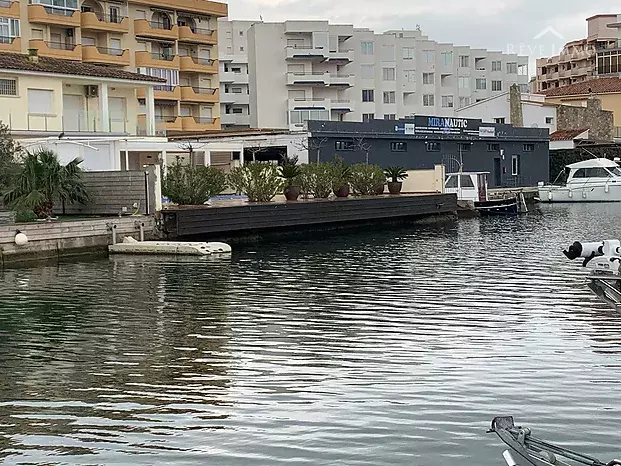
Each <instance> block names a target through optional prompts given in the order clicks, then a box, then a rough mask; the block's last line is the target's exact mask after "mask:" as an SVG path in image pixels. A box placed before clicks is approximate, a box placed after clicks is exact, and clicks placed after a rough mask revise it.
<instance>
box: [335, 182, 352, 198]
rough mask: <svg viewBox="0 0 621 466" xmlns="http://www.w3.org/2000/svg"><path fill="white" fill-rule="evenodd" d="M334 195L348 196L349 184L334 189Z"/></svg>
mask: <svg viewBox="0 0 621 466" xmlns="http://www.w3.org/2000/svg"><path fill="white" fill-rule="evenodd" d="M334 195H335V196H336V197H347V196H349V185H348V184H345V185H343V186H341V187H340V188H339V189H335V190H334Z"/></svg>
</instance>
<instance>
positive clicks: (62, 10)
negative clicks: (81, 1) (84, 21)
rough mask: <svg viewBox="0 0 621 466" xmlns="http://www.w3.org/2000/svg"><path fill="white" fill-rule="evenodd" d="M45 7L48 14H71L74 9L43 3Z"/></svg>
mask: <svg viewBox="0 0 621 466" xmlns="http://www.w3.org/2000/svg"><path fill="white" fill-rule="evenodd" d="M43 8H45V12H46V13H47V14H49V15H58V16H73V14H74V13H75V12H76V10H67V9H66V8H59V7H55V6H48V5H43Z"/></svg>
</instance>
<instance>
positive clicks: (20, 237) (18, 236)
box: [15, 230, 28, 246]
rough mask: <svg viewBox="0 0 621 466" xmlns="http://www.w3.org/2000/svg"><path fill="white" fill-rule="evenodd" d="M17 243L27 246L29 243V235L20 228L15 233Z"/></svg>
mask: <svg viewBox="0 0 621 466" xmlns="http://www.w3.org/2000/svg"><path fill="white" fill-rule="evenodd" d="M15 244H16V245H18V246H26V244H28V237H27V236H26V235H25V234H24V233H22V232H21V231H19V230H18V231H17V234H16V235H15Z"/></svg>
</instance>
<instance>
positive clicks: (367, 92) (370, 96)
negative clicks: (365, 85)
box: [362, 89, 375, 102]
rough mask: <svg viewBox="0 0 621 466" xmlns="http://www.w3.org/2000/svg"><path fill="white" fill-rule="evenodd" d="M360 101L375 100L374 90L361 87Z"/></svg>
mask: <svg viewBox="0 0 621 466" xmlns="http://www.w3.org/2000/svg"><path fill="white" fill-rule="evenodd" d="M362 101H363V102H375V91H374V90H373V89H363V90H362Z"/></svg>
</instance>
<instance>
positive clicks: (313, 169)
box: [300, 162, 334, 199]
mask: <svg viewBox="0 0 621 466" xmlns="http://www.w3.org/2000/svg"><path fill="white" fill-rule="evenodd" d="M333 181H334V165H333V164H331V163H322V162H320V163H310V164H308V165H302V174H301V175H300V187H301V188H302V193H303V194H304V197H308V196H309V195H312V196H313V197H314V198H316V199H326V198H328V196H330V194H331V193H332V189H333V188H332V185H333Z"/></svg>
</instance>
